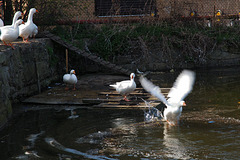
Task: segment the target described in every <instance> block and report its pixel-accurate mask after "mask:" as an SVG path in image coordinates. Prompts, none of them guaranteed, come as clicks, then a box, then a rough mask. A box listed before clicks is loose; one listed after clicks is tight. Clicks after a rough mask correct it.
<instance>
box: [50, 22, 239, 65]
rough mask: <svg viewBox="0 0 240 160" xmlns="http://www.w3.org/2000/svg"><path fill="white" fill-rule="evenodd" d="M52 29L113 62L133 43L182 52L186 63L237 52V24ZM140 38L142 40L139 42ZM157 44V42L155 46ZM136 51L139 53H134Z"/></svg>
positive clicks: (80, 25)
mask: <svg viewBox="0 0 240 160" xmlns="http://www.w3.org/2000/svg"><path fill="white" fill-rule="evenodd" d="M52 32H53V33H54V34H56V35H58V36H60V37H61V38H63V39H65V40H66V41H68V42H71V43H73V44H74V45H76V46H77V47H79V48H81V49H84V50H87V51H88V52H91V53H94V54H97V55H99V56H101V57H102V58H104V59H105V60H109V61H113V59H114V58H115V56H117V55H125V54H130V53H133V52H134V51H135V52H138V51H139V50H136V46H135V45H136V44H139V46H141V45H143V44H142V43H144V45H146V46H145V47H146V49H147V50H151V49H153V48H154V47H156V46H157V47H159V50H160V52H161V53H164V54H171V53H173V52H178V53H181V55H180V56H181V57H183V58H184V59H185V60H186V61H187V62H193V63H195V64H201V63H204V61H205V60H206V59H207V57H208V55H209V54H211V53H212V52H213V51H214V50H216V49H222V50H224V51H227V52H231V53H239V51H240V48H239V47H240V41H239V33H240V30H239V27H238V26H235V27H226V26H216V27H211V28H209V27H203V26H202V25H196V24H191V23H188V24H184V25H183V24H181V23H167V22H166V23H161V24H141V23H136V24H117V25H116V24H99V25H93V24H76V25H74V26H70V27H66V26H57V27H56V28H54V29H53V30H52ZM140 41H142V42H140ZM156 44H157V45H156ZM135 54H139V53H135Z"/></svg>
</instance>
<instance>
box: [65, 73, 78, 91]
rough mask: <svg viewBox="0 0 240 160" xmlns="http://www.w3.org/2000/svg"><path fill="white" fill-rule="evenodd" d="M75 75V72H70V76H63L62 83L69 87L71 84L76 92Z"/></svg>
mask: <svg viewBox="0 0 240 160" xmlns="http://www.w3.org/2000/svg"><path fill="white" fill-rule="evenodd" d="M75 74H76V72H75V70H71V71H70V74H65V75H64V76H63V82H64V83H66V85H67V84H71V85H72V84H73V85H74V87H73V90H76V86H75V85H76V83H77V76H76V75H75ZM67 89H68V87H66V90H67Z"/></svg>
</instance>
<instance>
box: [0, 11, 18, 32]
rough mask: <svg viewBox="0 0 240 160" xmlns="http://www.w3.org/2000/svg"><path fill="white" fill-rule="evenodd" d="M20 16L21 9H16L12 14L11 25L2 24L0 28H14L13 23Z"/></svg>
mask: <svg viewBox="0 0 240 160" xmlns="http://www.w3.org/2000/svg"><path fill="white" fill-rule="evenodd" d="M21 16H22V12H21V11H17V12H16V13H15V14H14V17H13V20H12V25H7V26H2V27H0V29H5V28H10V27H11V28H14V25H15V23H16V22H17V20H18V18H19V17H21Z"/></svg>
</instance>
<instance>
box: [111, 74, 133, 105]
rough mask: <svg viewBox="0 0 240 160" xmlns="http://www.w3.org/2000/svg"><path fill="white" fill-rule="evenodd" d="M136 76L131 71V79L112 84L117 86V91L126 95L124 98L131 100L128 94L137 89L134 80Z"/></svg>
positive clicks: (114, 86)
mask: <svg viewBox="0 0 240 160" xmlns="http://www.w3.org/2000/svg"><path fill="white" fill-rule="evenodd" d="M134 78H135V74H134V73H131V74H130V80H125V81H121V82H116V84H111V85H110V86H111V87H113V88H115V89H116V91H117V92H118V93H119V94H121V95H122V96H123V97H124V98H123V100H125V101H130V100H128V99H127V95H129V94H130V93H131V92H133V91H134V90H135V89H136V83H135V81H134Z"/></svg>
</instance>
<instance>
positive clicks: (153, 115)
mask: <svg viewBox="0 0 240 160" xmlns="http://www.w3.org/2000/svg"><path fill="white" fill-rule="evenodd" d="M142 100H143V101H144V102H145V104H146V107H147V108H148V109H147V110H144V121H145V122H153V121H158V120H160V119H162V114H161V112H160V111H159V110H158V109H157V108H155V107H153V106H152V105H151V102H147V101H145V100H144V99H142Z"/></svg>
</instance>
